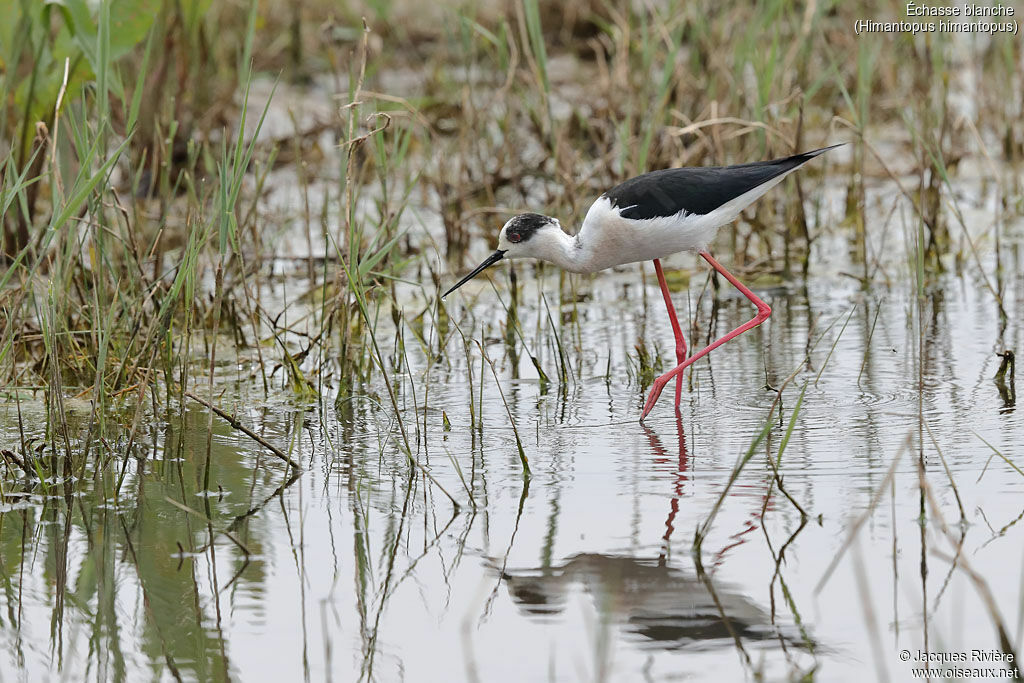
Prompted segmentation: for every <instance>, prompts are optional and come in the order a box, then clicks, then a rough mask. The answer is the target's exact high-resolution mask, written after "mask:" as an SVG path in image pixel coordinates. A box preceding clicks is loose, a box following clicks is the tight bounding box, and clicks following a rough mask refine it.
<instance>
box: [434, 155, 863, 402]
mask: <svg viewBox="0 0 1024 683" xmlns="http://www.w3.org/2000/svg"><path fill="white" fill-rule="evenodd" d="M843 144H845V143H840V144H837V145H831V146H829V147H822V148H820V149H815V150H812V151H810V152H804V153H802V154H794V155H792V156H788V157H783V158H779V159H771V160H769V161H755V162H752V163H745V164H736V165H733V166H691V167H684V168H668V169H662V170H659V171H651V172H649V173H644V174H643V175H639V176H636V177H635V178H630V179H629V180H626V181H624V182H622V183H620V184H618V185H616V186H615V187H613V188H612V189H610V190H608V191H607V192H605V193H604V194H602V195H601V196H600V197H598V198H597V200H595V201H594V203H593V204H592V205H591V206H590V209H589V210H588V211H587V213H586V216H585V217H584V219H583V224H582V226H581V227H580V229H579V231H577V233H576V234H575V235H570V234H568V233H567V232H565V231H564V230H562V226H561V223H559V221H558V219H557V218H553V217H551V216H545V215H542V214H538V213H523V214H519V215H517V216H514V217H513V218H511V219H509V221H508V222H507V223H505V225H504V226H502V228H501V232H500V233H499V234H498V248H497V249H496V250H495V251H494V253H493V254H491V255H490V256H488V257H487V258H486V259H484V261H483V262H482V263H481V264H480V265H478V266H477V267H476V268H474V269H473V270H472V271H470V272H469V273H468V274H467V275H466V276H465V277H463V278H462V279H461V280H459V281H458V282H456V283H455V284H454V285H453V286H452V287H451V288H450V289H448V291H447V292H445V293H444V294H443V295H442V297H441V298H442V299H444V298H445V297H447V296H448V295H449V294H451V293H452V292H454V291H455V290H457V289H458V288H459V287H461V286H462V285H464V284H466V283H467V282H469V281H470V280H472V279H473V278H474V277H476V276H477V275H479V274H480V273H482V272H483V271H484V270H486V269H487V268H490V267H491V266H493V265H494V264H495V263H498V262H499V261H502V260H505V259H522V258H533V259H539V260H541V261H548V262H550V263H553V264H555V265H556V266H558V267H560V268H563V269H565V270H568V271H571V272H574V273H593V272H596V271H599V270H604V269H606V268H612V267H614V266H619V265H624V264H627V263H636V262H639V261H653V262H654V271H655V274H656V275H657V277H658V284H659V286H660V287H661V293H662V297H663V298H664V300H665V308H666V310H667V311H668V318H669V322H670V324H671V326H672V332H673V334H674V335H675V339H676V362H677V365H676V366H675V367H674V368H673V369H672V370H669V371H668V372H666V373H664V374H662V375H661V376H659V377H658V378H656V379H655V380H654V383H653V385H652V386H651V391H650V394H649V395H648V397H647V401H646V402H645V403H644V407H643V412H642V413H641V415H640V421H641V422H643V421H644V419H645V418H646V417H647V416H648V415H649V414H650V412H651V410H653V408H654V405H655V403H657V401H658V397H659V396H661V392H662V390H663V389H664V388H665V385H667V384H668V383H669V382H670V381H671V380H672V378H673V377H674V378H676V392H675V393H676V395H675V407H676V410H677V411H678V410H679V401H680V397H681V392H682V373H683V371H684V370H685V369H686V368H687V367H689V366H690V365H692V364H693V363H694V362H696V361H697V360H699V359H701V358H703V357H704V356H706V355H707V354H708V353H710V352H711V351H713V350H714V349H716V348H718V347H719V346H721V345H722V344H724V343H725V342H727V341H729V340H730V339H734V338H735V337H737V336H739V335H741V334H743V333H744V332H746V331H747V330H750V329H752V328H754V327H757V326H758V325H760V324H761V323H763V322H764V321H765V320H767V319H768V317H769V316H770V315H771V313H772V311H771V307H769V306H768V304H766V303H765V302H764V301H762V300H761V299H760V298H759V297H758V296H757V295H756V294H754V293H753V292H752V291H750V289H749V288H747V287H746V286H745V285H744V284H743V283H742V282H740V281H739V280H738V279H737V278H736V277H735V276H734V275H733V274H732V273H730V272H729V271H728V270H726V269H725V268H724V267H723V266H722V264H720V263H719V262H718V261H716V260H715V258H714V257H713V256H712V255H711V252H710V251H708V245H709V244H710V243H711V241H712V240H713V239H714V237H715V234H716V233H717V232H718V229H719V228H721V227H722V226H725V225H728V224H729V223H731V222H733V221H734V220H736V218H737V217H738V216H739V215H740V213H741V212H742V211H743V210H744V209H746V208H747V207H748V206H750V205H751V204H753V203H754V202H755V201H757V200H758V199H760V198H761V197H762V196H763V195H764V194H765V193H766V192H768V191H769V190H770V189H772V188H773V187H775V186H776V185H778V184H779V183H781V182H782V180H783V179H784V178H785V177H786V176H788V175H789V174H790V173H792V172H794V171H796V170H797V169H798V168H800V167H801V166H803V165H804V164H806V163H807V162H809V161H811V160H812V159H814V158H815V157H818V156H820V155H821V154H824V153H825V152H827V151H829V150H832V149H835V148H836V147H841V146H842V145H843ZM682 251H689V252H696V253H697V254H699V255H700V256H701V257H702V258H703V259H704V260H705V261H707V262H708V264H710V265H711V267H712V268H713V269H715V270H716V271H717V272H719V273H721V274H722V276H723V277H725V279H726V280H728V281H729V282H730V283H731V284H732V285H733V286H734V287H736V289H738V290H739V291H740V292H741V293H742V294H743V295H744V296H745V297H747V299H749V300H750V302H751V303H753V304H754V306H755V307H756V309H757V314H756V315H755V316H754V317H753V318H751V319H750V320H749V321H747V322H745V323H744V324H742V325H740V326H739V327H737V328H736V329H734V330H732V331H731V332H729V333H728V334H726V335H724V336H722V337H720V338H719V339H717V340H715V341H713V342H712V343H710V344H708V345H707V346H706V347H704V348H703V349H701V350H700V351H697V352H696V353H693V354H692V355H689V356H687V347H686V340H685V338H684V337H683V331H682V328H680V326H679V318H678V317H677V316H676V311H675V307H674V306H673V305H672V297H671V295H670V293H669V290H668V284H667V283H666V282H665V273H664V270H663V269H662V266H661V259H663V258H665V257H667V256H670V255H672V254H675V253H678V252H682Z"/></svg>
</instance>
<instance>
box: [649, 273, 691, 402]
mask: <svg viewBox="0 0 1024 683" xmlns="http://www.w3.org/2000/svg"><path fill="white" fill-rule="evenodd" d="M654 272H655V273H657V274H658V284H659V285H661V295H662V296H663V297H665V308H666V309H667V310H668V320H669V322H670V323H672V334H674V335H675V336H676V362H677V363H682V362H683V361H684V360H686V339H684V338H683V329H682V328H681V327H679V318H677V317H676V309H675V306H673V305H672V295H671V294H669V292H668V283H667V282H665V273H664V271H662V269H661V261H660V260H659V259H654ZM682 395H683V376H682V374H679V375H676V409H677V410H678V409H679V399H680V398H682Z"/></svg>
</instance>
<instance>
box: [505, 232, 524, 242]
mask: <svg viewBox="0 0 1024 683" xmlns="http://www.w3.org/2000/svg"><path fill="white" fill-rule="evenodd" d="M521 239H523V236H522V235H520V234H519V233H518V232H510V233H508V241H509V242H518V241H519V240H521Z"/></svg>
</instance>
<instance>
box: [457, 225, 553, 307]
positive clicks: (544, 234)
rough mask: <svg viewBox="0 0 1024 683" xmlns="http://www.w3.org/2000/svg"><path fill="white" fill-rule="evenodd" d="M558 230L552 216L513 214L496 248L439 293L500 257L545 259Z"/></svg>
mask: <svg viewBox="0 0 1024 683" xmlns="http://www.w3.org/2000/svg"><path fill="white" fill-rule="evenodd" d="M561 232H562V227H561V225H560V224H559V222H558V219H556V218H552V217H551V216H542V215H541V214H539V213H521V214H519V215H518V216H514V217H512V218H511V219H510V220H509V221H508V223H505V225H504V226H502V228H501V232H500V233H498V248H497V250H496V251H495V252H494V253H493V254H491V255H490V256H488V257H487V258H486V259H484V262H483V263H481V264H480V265H479V266H477V267H476V268H474V269H473V270H472V271H471V272H470V273H469V275H467V276H466V277H464V278H462V279H461V280H459V281H458V282H457V283H455V285H454V286H452V288H451V289H449V290H448V291H447V292H445V293H444V294H443V295H442V298H443V297H445V296H448V295H449V294H451V293H452V292H454V291H455V290H456V289H458V288H459V287H461V286H462V285H464V284H466V283H467V282H469V281H470V280H472V279H473V278H474V277H476V276H477V275H479V274H480V273H482V272H483V271H484V270H486V269H487V268H489V267H490V266H492V265H494V264H495V263H497V262H498V261H500V260H501V259H503V258H506V259H514V258H544V255H545V254H546V253H548V249H549V248H550V247H549V246H548V244H549V243H550V242H552V241H553V240H554V239H555V238H556V235H555V233H561Z"/></svg>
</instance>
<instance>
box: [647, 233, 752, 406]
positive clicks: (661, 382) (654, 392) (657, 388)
mask: <svg viewBox="0 0 1024 683" xmlns="http://www.w3.org/2000/svg"><path fill="white" fill-rule="evenodd" d="M700 255H701V256H703V257H704V260H705V261H707V262H708V263H710V264H711V267H712V268H714V269H715V270H717V271H718V272H719V273H721V274H722V275H724V276H725V279H726V280H728V281H729V282H731V283H732V284H733V286H735V287H736V289H738V290H740V291H741V292H743V296H745V297H747V298H748V299H750V301H751V302H753V304H754V305H755V306H757V315H756V316H754V318H753V320H750V321H748V322H745V323H743V324H742V325H740V326H739V327H737V328H736V329H735V330H733V331H732V332H730V333H729V334H727V335H725V336H724V337H722V338H721V339H716V340H715V341H713V342H711V343H710V344H708V345H707V346H706V347H705V348H703V349H701V350H700V351H698V352H697V353H695V354H693V355H692V356H690V357H689V358H687V359H686V360H684V361H683V362H682V363H680V364H679V365H677V366H676V367H675V368H674V369H672V370H669V371H668V372H666V373H665V374H664V375H662V376H661V377H659V378H658V379H656V380H654V386H653V387H651V393H650V395H649V396H648V397H647V403H645V404H644V412H643V413H642V414H641V415H640V420H641V421H643V419H644V418H645V417H647V415H648V414H649V413H650V412H651V409H652V408H654V404H655V403H657V402H658V397H659V396H661V390H662V389H664V388H665V385H666V384H668V383H669V381H671V379H672V378H673V377H678V376H680V375H681V374H682V372H683V370H685V369H686V368H688V367H689V366H690V365H692V364H693V363H694V361H696V360H698V359H700V358H703V357H704V356H706V355H707V354H709V353H711V351H713V350H714V349H717V348H718V347H719V346H721V345H722V344H724V343H725V342H727V341H729V340H730V339H732V338H734V337H737V336H739V335H741V334H743V333H744V332H746V331H747V330H749V329H751V328H753V327H757V326H758V325H760V324H761V323H763V322H764V321H765V320H767V319H768V316H770V315H771V314H772V309H771V308H769V306H768V304H766V303H765V302H763V301H761V299H759V298H758V297H757V295H756V294H754V293H753V292H751V291H750V290H749V289H747V287H746V286H744V284H743V283H742V282H740V281H739V280H737V279H736V277H735V276H734V275H733V274H732V273H730V272H729V271H727V270H726V269H725V268H723V267H722V264H720V263H719V262H718V261H716V260H715V259H714V258H712V256H711V254H709V253H708V252H706V251H702V252H700Z"/></svg>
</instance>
